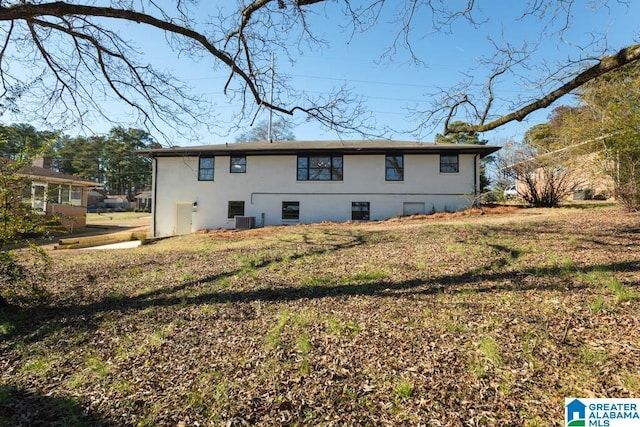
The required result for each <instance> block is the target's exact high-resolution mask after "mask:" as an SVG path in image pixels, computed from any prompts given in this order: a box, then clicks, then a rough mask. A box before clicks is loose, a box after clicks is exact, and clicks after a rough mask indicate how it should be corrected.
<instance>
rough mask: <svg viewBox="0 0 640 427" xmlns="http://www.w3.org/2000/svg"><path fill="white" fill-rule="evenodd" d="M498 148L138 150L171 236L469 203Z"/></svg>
mask: <svg viewBox="0 0 640 427" xmlns="http://www.w3.org/2000/svg"><path fill="white" fill-rule="evenodd" d="M498 149H499V147H493V146H486V145H485V146H482V145H464V144H433V143H419V142H403V141H388V140H374V141H286V142H274V143H269V142H250V143H237V144H220V145H203V146H195V147H173V148H160V149H152V150H144V151H141V154H143V155H147V156H149V157H151V158H152V159H153V188H152V192H153V196H152V200H153V204H152V216H153V222H152V233H153V235H154V236H168V235H174V234H185V233H190V232H193V231H196V230H200V229H216V228H228V229H231V228H235V227H236V226H237V225H238V228H240V226H241V227H242V228H245V227H246V226H253V225H255V226H262V225H282V224H297V223H305V224H306V223H317V222H322V221H350V220H353V221H368V220H383V219H387V218H391V217H394V216H401V215H411V214H420V213H430V212H436V211H451V212H452V211H457V210H461V209H466V208H468V207H469V206H471V205H473V204H474V203H477V202H478V200H479V185H480V179H479V171H480V159H481V158H483V157H485V156H487V155H489V154H491V153H493V152H495V151H497V150H498ZM239 220H240V221H239ZM247 220H250V221H249V222H247Z"/></svg>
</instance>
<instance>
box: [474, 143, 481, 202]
mask: <svg viewBox="0 0 640 427" xmlns="http://www.w3.org/2000/svg"><path fill="white" fill-rule="evenodd" d="M479 164H480V155H479V154H476V155H475V156H474V162H473V184H474V185H473V186H474V191H475V196H476V197H475V198H476V207H477V208H478V209H479V208H480V172H479V170H478V165H479Z"/></svg>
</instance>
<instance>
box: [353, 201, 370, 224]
mask: <svg viewBox="0 0 640 427" xmlns="http://www.w3.org/2000/svg"><path fill="white" fill-rule="evenodd" d="M351 219H352V220H353V221H368V220H369V202H351Z"/></svg>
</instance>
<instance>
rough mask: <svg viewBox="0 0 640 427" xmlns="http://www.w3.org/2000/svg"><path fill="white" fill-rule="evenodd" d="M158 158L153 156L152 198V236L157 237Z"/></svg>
mask: <svg viewBox="0 0 640 427" xmlns="http://www.w3.org/2000/svg"><path fill="white" fill-rule="evenodd" d="M157 195H158V158H157V157H153V196H152V199H151V220H152V224H151V237H156V212H157V211H156V203H157V200H158V198H157V197H156V196H157Z"/></svg>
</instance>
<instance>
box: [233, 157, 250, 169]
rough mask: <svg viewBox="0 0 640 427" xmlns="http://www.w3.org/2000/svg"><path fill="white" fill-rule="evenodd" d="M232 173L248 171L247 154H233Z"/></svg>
mask: <svg viewBox="0 0 640 427" xmlns="http://www.w3.org/2000/svg"><path fill="white" fill-rule="evenodd" d="M230 172H231V173H246V172H247V157H246V156H231V170H230Z"/></svg>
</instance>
